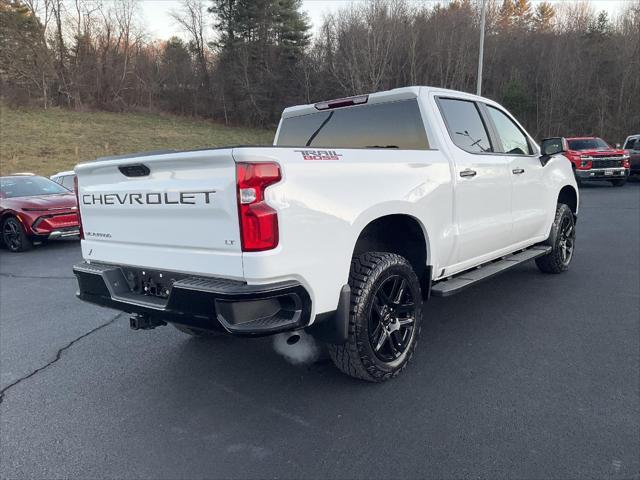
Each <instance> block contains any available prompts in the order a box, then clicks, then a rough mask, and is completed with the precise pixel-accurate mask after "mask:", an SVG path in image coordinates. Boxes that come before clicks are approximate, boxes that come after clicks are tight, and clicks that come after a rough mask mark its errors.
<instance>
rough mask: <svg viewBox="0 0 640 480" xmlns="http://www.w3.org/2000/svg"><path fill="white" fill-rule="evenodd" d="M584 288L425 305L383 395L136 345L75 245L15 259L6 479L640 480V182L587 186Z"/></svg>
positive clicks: (235, 359)
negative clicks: (412, 344)
mask: <svg viewBox="0 0 640 480" xmlns="http://www.w3.org/2000/svg"><path fill="white" fill-rule="evenodd" d="M581 194H582V205H581V212H580V218H579V221H578V237H577V246H576V253H575V258H574V261H573V264H572V266H571V269H570V271H569V272H567V273H566V274H563V275H555V276H554V275H543V274H541V273H539V272H538V270H537V268H536V266H535V264H533V263H530V264H526V265H523V266H520V267H518V268H517V269H514V270H512V271H510V272H508V273H506V274H504V275H502V276H499V277H496V278H495V279H492V280H490V281H488V282H485V283H483V284H480V285H478V286H476V287H474V288H472V289H469V290H467V291H465V292H463V293H461V294H459V295H456V296H453V297H450V298H447V299H433V300H432V301H430V302H429V303H428V304H427V305H426V306H425V318H424V326H423V330H422V339H421V341H420V344H419V346H418V349H417V352H416V355H415V357H414V359H413V362H412V364H411V365H410V366H409V368H408V369H407V370H406V371H405V372H404V374H403V375H402V376H401V377H399V378H397V379H395V380H393V381H391V382H387V383H385V384H382V385H373V384H368V383H363V382H359V381H355V380H353V379H350V378H347V377H345V376H343V375H341V374H340V373H339V372H338V371H337V370H336V369H335V368H334V367H333V365H332V364H331V363H330V362H329V361H328V360H327V359H326V358H321V359H320V360H318V361H316V362H314V363H312V364H309V365H303V366H294V365H291V364H289V363H288V362H287V361H286V360H285V359H284V358H282V357H281V356H279V355H278V354H276V353H275V352H274V350H273V345H272V340H271V339H268V338H267V339H256V340H243V339H234V338H222V339H215V338H214V339H197V338H190V337H187V336H186V335H184V334H182V333H180V332H178V331H177V330H175V329H173V328H172V327H170V326H169V327H162V328H158V329H155V330H152V331H146V332H145V331H143V332H133V331H131V330H129V327H128V318H127V316H126V315H118V312H115V311H111V310H107V309H102V308H99V307H95V306H91V305H88V304H83V303H82V302H80V301H78V300H76V299H75V297H74V294H75V290H76V282H75V279H74V277H73V275H72V273H71V266H72V265H73V263H74V262H77V261H79V260H80V249H79V246H78V243H77V242H60V243H55V244H51V245H48V246H45V247H41V248H36V249H34V250H33V251H31V252H27V253H24V254H10V253H7V252H6V251H2V253H0V360H1V364H0V373H1V377H0V385H1V388H2V389H3V393H2V403H1V404H0V422H1V423H0V441H1V444H0V448H1V452H0V454H1V455H0V475H1V477H2V478H61V477H64V478H107V477H111V478H113V477H118V478H154V479H161V478H205V477H206V478H299V477H309V478H320V477H333V478H388V477H433V478H470V477H473V478H478V477H482V478H498V477H509V478H563V479H566V478H576V479H577V478H580V479H584V478H640V473H639V472H640V460H639V452H640V393H639V392H640V384H639V382H640V247H639V242H640V182H630V183H629V184H627V185H626V186H625V187H623V188H612V187H610V186H609V185H608V184H606V185H597V184H594V185H588V186H586V187H585V188H583V189H582V190H581Z"/></svg>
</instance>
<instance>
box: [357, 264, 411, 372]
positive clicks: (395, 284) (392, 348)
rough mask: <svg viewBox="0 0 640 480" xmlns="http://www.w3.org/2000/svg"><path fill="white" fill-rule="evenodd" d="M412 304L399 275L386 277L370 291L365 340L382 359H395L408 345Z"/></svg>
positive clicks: (404, 282) (387, 360)
mask: <svg viewBox="0 0 640 480" xmlns="http://www.w3.org/2000/svg"><path fill="white" fill-rule="evenodd" d="M415 314H416V305H415V302H414V299H413V298H412V296H411V291H410V290H409V289H408V288H407V281H406V280H405V279H404V278H402V277H400V276H399V275H393V276H391V277H389V278H387V279H386V280H385V281H384V282H383V283H382V284H381V285H380V286H379V287H378V290H377V291H376V293H375V294H374V298H373V302H372V303H371V308H370V311H369V328H368V331H369V342H370V344H371V348H372V349H373V351H374V353H375V355H376V356H377V357H378V358H379V359H380V360H382V361H383V362H393V361H395V360H397V359H398V358H399V357H400V356H401V355H402V354H403V353H404V352H405V351H406V350H407V348H409V345H411V339H412V337H413V331H414V325H415V318H416V315H415Z"/></svg>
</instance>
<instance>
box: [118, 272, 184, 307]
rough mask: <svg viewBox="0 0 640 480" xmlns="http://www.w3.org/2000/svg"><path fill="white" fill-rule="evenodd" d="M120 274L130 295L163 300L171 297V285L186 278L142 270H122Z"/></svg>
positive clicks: (170, 273)
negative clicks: (134, 294)
mask: <svg viewBox="0 0 640 480" xmlns="http://www.w3.org/2000/svg"><path fill="white" fill-rule="evenodd" d="M122 273H123V274H124V278H125V279H126V281H127V284H128V285H129V290H130V291H131V292H132V293H136V294H138V295H145V296H148V297H154V298H160V299H163V300H166V299H168V298H169V296H170V295H171V290H172V288H173V284H174V283H175V282H176V281H178V280H180V279H182V278H185V277H186V275H181V274H177V273H174V272H164V271H160V270H148V269H143V268H123V269H122Z"/></svg>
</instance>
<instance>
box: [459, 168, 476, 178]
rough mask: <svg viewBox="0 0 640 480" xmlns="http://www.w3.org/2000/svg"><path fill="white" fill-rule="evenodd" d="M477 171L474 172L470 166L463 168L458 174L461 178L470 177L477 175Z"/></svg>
mask: <svg viewBox="0 0 640 480" xmlns="http://www.w3.org/2000/svg"><path fill="white" fill-rule="evenodd" d="M477 173H478V172H476V171H475V170H471V169H470V168H466V169H465V170H462V171H461V172H460V176H461V177H462V178H471V177H475V176H476V175H477Z"/></svg>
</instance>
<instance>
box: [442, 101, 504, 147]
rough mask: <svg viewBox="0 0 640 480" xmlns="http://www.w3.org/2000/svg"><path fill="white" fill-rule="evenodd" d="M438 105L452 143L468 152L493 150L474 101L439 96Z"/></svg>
mask: <svg viewBox="0 0 640 480" xmlns="http://www.w3.org/2000/svg"><path fill="white" fill-rule="evenodd" d="M438 105H439V106H440V111H441V112H442V116H443V118H444V120H445V123H446V124H447V130H449V136H450V137H451V140H453V143H455V144H456V145H457V146H458V147H460V148H461V149H462V150H466V151H467V152H470V153H483V152H493V147H492V145H491V142H490V141H489V134H488V133H487V129H486V127H485V125H484V122H483V121H482V117H480V112H479V111H478V107H477V106H476V104H475V103H474V102H469V101H467V100H454V99H452V98H439V99H438Z"/></svg>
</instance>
